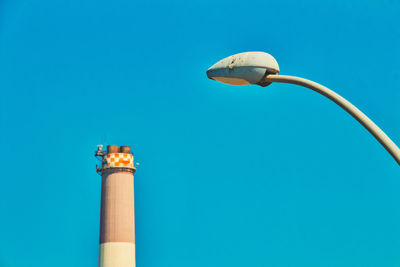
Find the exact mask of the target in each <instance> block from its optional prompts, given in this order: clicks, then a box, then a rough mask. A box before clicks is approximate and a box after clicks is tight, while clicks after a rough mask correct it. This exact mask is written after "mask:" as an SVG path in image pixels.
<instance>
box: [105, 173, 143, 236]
mask: <svg viewBox="0 0 400 267" xmlns="http://www.w3.org/2000/svg"><path fill="white" fill-rule="evenodd" d="M134 212H135V210H134V193H133V173H132V172H127V171H118V172H115V171H112V170H105V171H104V172H103V176H102V183H101V215H100V222H101V223H100V243H105V242H130V243H135V215H134Z"/></svg>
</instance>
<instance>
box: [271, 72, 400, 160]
mask: <svg viewBox="0 0 400 267" xmlns="http://www.w3.org/2000/svg"><path fill="white" fill-rule="evenodd" d="M265 81H266V82H278V83H291V84H297V85H300V86H304V87H307V88H309V89H311V90H313V91H315V92H317V93H320V94H321V95H324V96H326V97H327V98H329V99H330V100H332V101H333V102H335V103H336V104H338V105H339V106H340V107H342V108H343V109H344V110H345V111H347V112H348V113H349V114H350V115H351V116H353V118H355V119H356V120H358V122H359V123H361V124H362V125H363V126H364V127H365V128H366V129H367V130H368V131H369V132H370V133H371V134H372V135H373V136H374V137H375V138H376V140H378V142H379V143H381V145H382V146H383V147H384V148H385V149H386V150H387V151H388V152H389V153H390V155H392V157H393V158H394V159H395V160H396V161H397V163H398V164H399V165H400V149H399V148H398V147H397V146H396V144H395V143H393V141H392V140H391V139H390V138H389V137H388V136H387V135H386V134H385V133H384V132H383V131H382V130H381V129H380V128H379V127H378V126H376V124H375V123H374V122H373V121H372V120H370V119H369V118H368V117H367V116H366V115H365V114H364V113H362V112H361V111H360V110H359V109H358V108H356V107H355V106H354V105H353V104H351V103H350V102H349V101H347V100H346V99H344V98H343V97H341V96H340V95H338V94H337V93H335V92H333V91H332V90H330V89H328V88H326V87H325V86H322V85H320V84H318V83H316V82H313V81H310V80H307V79H303V78H299V77H295V76H287V75H268V76H267V77H265Z"/></svg>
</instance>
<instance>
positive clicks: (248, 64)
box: [207, 52, 400, 165]
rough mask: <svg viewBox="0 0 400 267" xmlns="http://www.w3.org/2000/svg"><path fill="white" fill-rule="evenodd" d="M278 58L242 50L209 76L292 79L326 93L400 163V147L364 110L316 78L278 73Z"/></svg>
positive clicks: (235, 80) (231, 80) (239, 80)
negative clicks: (310, 78)
mask: <svg viewBox="0 0 400 267" xmlns="http://www.w3.org/2000/svg"><path fill="white" fill-rule="evenodd" d="M278 73H279V65H278V62H276V60H275V58H274V57H273V56H271V55H270V54H267V53H264V52H245V53H239V54H236V55H233V56H230V57H227V58H224V59H222V60H220V61H218V62H217V63H216V64H214V65H213V66H211V67H210V68H209V69H208V70H207V76H208V78H210V79H212V80H216V81H219V82H222V83H226V84H230V85H247V84H257V85H260V86H264V87H265V86H268V85H270V84H271V83H273V82H278V83H291V84H296V85H300V86H303V87H306V88H309V89H311V90H313V91H315V92H317V93H320V94H321V95H323V96H326V97H327V98H329V99H330V100H332V101H333V102H335V103H336V104H338V105H339V106H340V107H341V108H343V109H344V110H345V111H347V112H348V113H349V114H350V115H351V116H353V118H355V119H356V120H357V121H358V122H359V123H361V124H362V125H363V126H364V127H365V128H366V129H367V130H368V131H369V132H370V133H371V134H372V135H373V136H374V137H375V138H376V140H378V142H379V143H381V145H382V146H383V147H384V148H385V149H386V150H387V151H388V152H389V153H390V155H392V157H393V158H394V159H395V160H396V162H397V163H398V164H399V165H400V149H399V148H398V147H397V146H396V144H395V143H394V142H393V141H392V140H391V139H390V138H389V137H388V136H387V135H386V134H385V133H384V132H383V131H382V130H381V129H380V128H379V127H378V126H377V125H376V124H375V123H374V122H373V121H372V120H371V119H369V118H368V117H367V116H366V115H365V114H364V113H362V112H361V111H360V110H359V109H358V108H356V107H355V106H354V105H353V104H351V103H350V102H349V101H347V100H346V99H344V98H343V97H341V96H340V95H338V94H337V93H335V92H334V91H332V90H330V89H328V88H327V87H325V86H322V85H320V84H318V83H316V82H313V81H310V80H307V79H303V78H299V77H295V76H287V75H278Z"/></svg>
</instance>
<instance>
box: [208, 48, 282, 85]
mask: <svg viewBox="0 0 400 267" xmlns="http://www.w3.org/2000/svg"><path fill="white" fill-rule="evenodd" d="M278 73H279V65H278V62H276V60H275V58H274V57H273V56H271V55H270V54H267V53H264V52H245V53H239V54H236V55H233V56H230V57H227V58H224V59H222V60H220V61H218V62H217V63H216V64H214V65H213V66H211V68H209V69H208V70H207V76H208V78H210V79H212V80H216V81H219V82H222V83H226V84H231V85H246V84H258V85H261V86H267V85H269V84H271V83H270V82H266V81H265V77H266V76H267V75H269V74H278Z"/></svg>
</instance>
